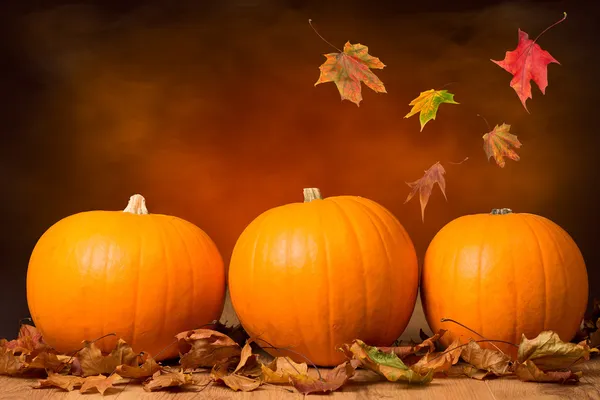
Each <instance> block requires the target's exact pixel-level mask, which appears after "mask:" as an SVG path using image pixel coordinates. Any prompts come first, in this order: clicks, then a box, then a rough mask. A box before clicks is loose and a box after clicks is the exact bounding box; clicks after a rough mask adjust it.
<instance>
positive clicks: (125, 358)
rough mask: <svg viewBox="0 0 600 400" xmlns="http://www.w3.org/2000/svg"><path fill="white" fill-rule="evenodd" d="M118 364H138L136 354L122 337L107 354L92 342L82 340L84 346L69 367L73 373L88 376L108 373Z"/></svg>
mask: <svg viewBox="0 0 600 400" xmlns="http://www.w3.org/2000/svg"><path fill="white" fill-rule="evenodd" d="M119 365H132V366H137V365H138V355H137V354H136V353H134V351H133V349H132V348H131V346H129V345H128V344H127V343H126V342H125V341H124V340H123V339H119V340H118V342H117V345H116V346H115V348H114V349H113V350H112V351H111V353H110V354H109V355H107V356H104V355H102V352H101V351H100V349H99V348H98V347H96V345H95V344H94V343H93V342H89V341H84V347H83V349H81V350H80V351H79V352H78V353H77V355H76V356H75V359H74V360H73V364H72V367H71V372H72V373H73V374H74V375H81V376H84V377H85V376H90V375H100V374H110V373H112V372H113V371H114V370H115V369H116V368H117V366H119Z"/></svg>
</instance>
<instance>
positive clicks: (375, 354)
mask: <svg viewBox="0 0 600 400" xmlns="http://www.w3.org/2000/svg"><path fill="white" fill-rule="evenodd" d="M343 350H344V352H345V353H346V354H348V353H349V352H350V353H351V354H352V356H353V357H354V359H356V360H359V361H360V362H361V364H362V366H363V367H365V368H367V369H370V370H371V371H374V372H376V373H378V374H380V375H382V376H384V377H385V378H386V379H387V380H389V381H392V382H396V381H398V380H401V381H406V382H408V383H418V384H424V383H429V382H431V379H432V378H433V370H429V371H428V373H427V374H425V375H421V374H419V373H418V372H416V371H414V370H413V369H411V368H410V367H408V366H407V365H406V364H404V363H403V362H402V360H400V359H399V358H398V356H396V355H395V354H393V353H392V354H390V353H384V352H382V351H380V350H379V349H378V348H377V347H373V346H368V345H366V344H365V343H364V342H363V341H362V340H358V339H355V340H354V341H353V342H352V344H351V345H350V346H348V345H347V344H346V345H344V346H343Z"/></svg>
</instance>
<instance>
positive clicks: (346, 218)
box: [229, 189, 418, 366]
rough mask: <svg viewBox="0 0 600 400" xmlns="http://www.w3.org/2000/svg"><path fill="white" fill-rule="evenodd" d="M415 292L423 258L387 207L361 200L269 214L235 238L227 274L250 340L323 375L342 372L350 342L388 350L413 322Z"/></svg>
mask: <svg viewBox="0 0 600 400" xmlns="http://www.w3.org/2000/svg"><path fill="white" fill-rule="evenodd" d="M311 190H315V189H311ZM305 192H306V190H305ZM417 290H418V266H417V258H416V254H415V249H414V247H413V243H412V241H411V239H410V238H409V236H408V234H407V233H406V231H405V229H404V228H403V227H402V225H401V224H400V222H398V220H397V219H396V218H395V217H394V216H393V215H392V214H391V213H390V212H389V211H388V210H386V209H385V208H383V207H382V206H381V205H379V204H377V203H375V202H374V201H372V200H368V199H366V198H362V197H356V196H337V197H329V198H325V199H315V200H312V201H310V202H305V203H292V204H288V205H284V206H280V207H276V208H273V209H271V210H268V211H266V212H264V213H263V214H261V215H260V216H258V217H257V218H256V219H255V220H254V221H252V222H251V223H250V224H249V225H248V226H247V227H246V229H245V230H244V231H243V233H242V234H241V236H240V237H239V239H238V241H237V243H236V245H235V248H234V250H233V254H232V257H231V263H230V267H229V291H230V295H231V300H232V304H233V307H234V309H235V311H236V313H237V315H238V317H239V319H240V322H241V323H242V326H243V327H244V328H245V330H246V331H247V332H248V333H249V334H250V335H252V336H254V335H256V336H259V337H260V338H261V339H264V340H266V341H267V342H268V344H269V345H273V346H275V347H278V348H282V347H288V346H289V347H290V348H291V349H292V350H293V351H295V352H297V353H301V354H302V355H304V356H306V357H308V358H309V359H310V360H311V361H312V362H314V363H315V364H317V365H319V366H334V365H337V364H339V363H340V362H343V361H344V359H345V357H344V355H343V354H342V352H340V351H339V350H337V349H338V348H339V346H341V345H342V344H343V343H350V342H351V341H352V340H353V339H357V338H359V339H361V340H364V341H365V342H366V343H369V344H371V345H379V346H383V345H385V346H388V345H390V344H392V343H393V342H394V340H396V339H397V338H398V337H399V336H400V335H401V334H402V332H403V331H404V329H405V328H406V325H407V324H408V322H409V320H410V317H411V314H412V312H413V309H414V305H415V301H416V296H417ZM258 343H259V344H261V345H265V344H266V343H265V342H260V341H259V342H258ZM265 350H266V351H268V352H269V353H270V354H272V355H274V356H281V355H288V356H289V357H291V358H292V359H294V360H295V361H297V362H306V359H304V358H302V357H301V356H299V355H297V354H294V353H291V352H279V351H273V350H271V349H265Z"/></svg>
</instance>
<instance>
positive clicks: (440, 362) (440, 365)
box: [411, 339, 463, 375]
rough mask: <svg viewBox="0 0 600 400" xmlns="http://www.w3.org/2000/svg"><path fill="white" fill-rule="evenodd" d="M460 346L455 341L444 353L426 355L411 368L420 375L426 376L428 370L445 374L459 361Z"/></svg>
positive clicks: (457, 341)
mask: <svg viewBox="0 0 600 400" xmlns="http://www.w3.org/2000/svg"><path fill="white" fill-rule="evenodd" d="M460 346H461V343H460V340H459V339H456V340H455V341H454V342H452V343H451V344H450V346H448V348H447V349H446V350H445V351H444V352H439V353H434V352H430V353H427V354H425V355H424V356H423V357H422V358H421V359H420V360H419V361H417V362H416V363H415V364H413V365H411V368H412V369H413V370H415V371H416V372H418V373H420V374H421V375H425V374H427V372H428V370H429V369H432V370H433V372H434V373H439V372H447V371H449V370H450V367H452V366H453V365H455V364H457V363H458V361H459V360H460V355H461V354H462V351H463V348H462V347H460Z"/></svg>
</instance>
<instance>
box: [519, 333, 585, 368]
mask: <svg viewBox="0 0 600 400" xmlns="http://www.w3.org/2000/svg"><path fill="white" fill-rule="evenodd" d="M589 358H590V349H589V347H588V346H587V345H580V344H575V343H568V342H563V341H562V340H560V337H559V336H558V334H557V333H555V332H552V331H544V332H542V333H540V334H539V335H538V336H537V337H535V338H534V339H531V340H529V339H527V338H526V337H525V335H523V336H522V338H521V343H520V345H519V352H518V356H517V360H518V361H519V363H524V362H525V361H527V360H529V361H533V362H534V363H535V365H536V366H537V367H538V368H540V369H541V370H543V371H545V370H553V369H561V368H569V367H571V366H572V365H573V364H575V363H576V362H577V361H583V360H589Z"/></svg>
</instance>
